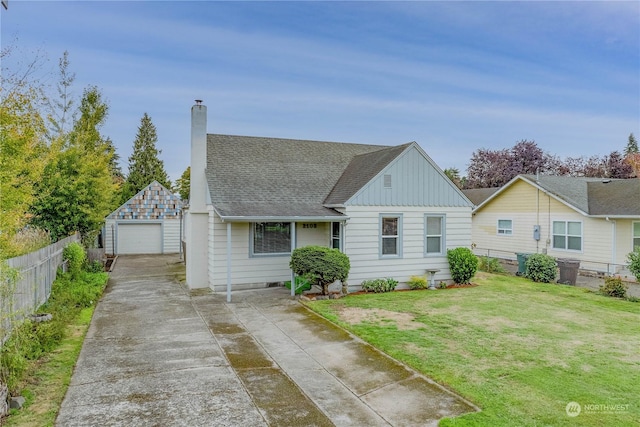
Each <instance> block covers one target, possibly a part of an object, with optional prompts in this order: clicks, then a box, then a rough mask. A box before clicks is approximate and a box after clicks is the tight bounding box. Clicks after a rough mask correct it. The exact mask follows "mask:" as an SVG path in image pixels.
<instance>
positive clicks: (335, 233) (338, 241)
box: [331, 222, 342, 250]
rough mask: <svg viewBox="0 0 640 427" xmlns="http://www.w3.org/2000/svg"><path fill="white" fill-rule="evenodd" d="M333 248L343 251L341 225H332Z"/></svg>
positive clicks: (336, 223) (334, 223)
mask: <svg viewBox="0 0 640 427" xmlns="http://www.w3.org/2000/svg"><path fill="white" fill-rule="evenodd" d="M331 247H332V248H333V249H339V250H342V237H341V233H340V223H339V222H332V223H331Z"/></svg>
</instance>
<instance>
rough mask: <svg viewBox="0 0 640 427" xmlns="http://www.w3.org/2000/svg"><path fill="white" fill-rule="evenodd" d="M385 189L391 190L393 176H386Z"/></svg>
mask: <svg viewBox="0 0 640 427" xmlns="http://www.w3.org/2000/svg"><path fill="white" fill-rule="evenodd" d="M384 188H391V175H389V174H385V175H384Z"/></svg>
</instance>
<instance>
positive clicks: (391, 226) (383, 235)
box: [380, 214, 402, 258]
mask: <svg viewBox="0 0 640 427" xmlns="http://www.w3.org/2000/svg"><path fill="white" fill-rule="evenodd" d="M380 256H381V257H398V258H399V257H401V256H402V215H383V214H381V215H380Z"/></svg>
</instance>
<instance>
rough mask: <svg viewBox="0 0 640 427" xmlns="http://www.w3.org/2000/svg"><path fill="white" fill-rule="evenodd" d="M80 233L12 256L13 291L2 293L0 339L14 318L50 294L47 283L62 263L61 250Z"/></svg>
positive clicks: (16, 318)
mask: <svg viewBox="0 0 640 427" xmlns="http://www.w3.org/2000/svg"><path fill="white" fill-rule="evenodd" d="M79 241H80V235H79V234H74V235H72V236H69V237H67V238H65V239H62V240H60V241H59V242H56V243H54V244H53V245H49V246H47V247H45V248H42V249H40V250H38V251H35V252H31V253H28V254H26V255H22V256H19V257H15V258H9V259H8V260H7V264H8V266H9V267H11V268H15V269H16V270H18V271H19V278H18V281H17V282H16V287H15V291H14V292H12V293H13V295H6V296H5V295H4V293H3V298H2V301H0V321H1V322H2V324H1V325H0V331H2V333H1V334H0V343H3V342H4V341H5V339H6V338H7V337H8V335H9V333H10V331H11V325H12V323H13V322H14V321H16V320H18V321H19V320H20V319H22V318H23V317H25V316H27V315H29V314H33V313H34V312H35V311H36V310H37V309H38V307H40V306H41V305H42V304H44V303H45V302H46V301H47V300H48V299H49V295H51V285H52V284H53V281H54V280H55V279H56V273H57V271H58V267H60V266H62V264H63V259H62V250H63V249H64V248H65V246H67V245H68V244H69V243H71V242H79Z"/></svg>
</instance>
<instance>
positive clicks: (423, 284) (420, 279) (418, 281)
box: [407, 276, 429, 290]
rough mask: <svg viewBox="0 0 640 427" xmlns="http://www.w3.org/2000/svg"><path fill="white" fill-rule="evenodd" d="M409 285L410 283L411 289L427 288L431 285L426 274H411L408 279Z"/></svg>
mask: <svg viewBox="0 0 640 427" xmlns="http://www.w3.org/2000/svg"><path fill="white" fill-rule="evenodd" d="M407 285H409V289H413V290H416V289H427V288H428V287H429V283H428V282H427V278H426V277H424V276H411V277H409V280H408V281H407Z"/></svg>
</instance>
